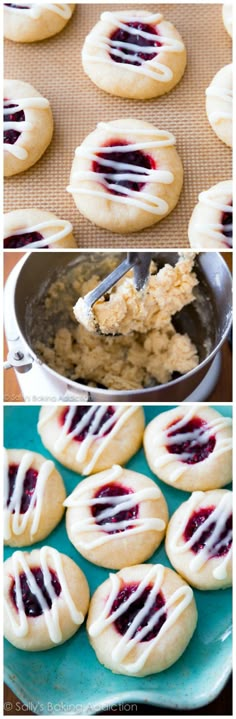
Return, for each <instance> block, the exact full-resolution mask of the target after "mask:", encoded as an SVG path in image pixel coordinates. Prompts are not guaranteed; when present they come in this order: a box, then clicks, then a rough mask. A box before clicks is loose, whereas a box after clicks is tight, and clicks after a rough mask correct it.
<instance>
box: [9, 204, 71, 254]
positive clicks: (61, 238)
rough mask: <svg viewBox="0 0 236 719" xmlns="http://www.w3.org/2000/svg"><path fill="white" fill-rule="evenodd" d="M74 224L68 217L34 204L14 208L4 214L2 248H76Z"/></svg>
mask: <svg viewBox="0 0 236 719" xmlns="http://www.w3.org/2000/svg"><path fill="white" fill-rule="evenodd" d="M72 232H73V227H72V225H71V223H70V222H68V221H67V220H59V219H58V217H56V215H54V214H53V213H52V212H47V211H46V210H39V209H37V208H35V207H32V208H28V209H26V210H13V211H12V212H7V213H6V214H5V215H4V229H3V234H4V239H3V247H4V249H6V250H9V249H10V250H11V249H20V248H21V247H23V248H25V249H26V250H33V249H34V250H35V249H43V250H46V249H50V250H54V249H57V248H58V247H70V248H71V247H77V244H76V242H75V239H74V237H73V234H72Z"/></svg>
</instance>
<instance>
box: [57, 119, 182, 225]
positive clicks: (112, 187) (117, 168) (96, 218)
mask: <svg viewBox="0 0 236 719" xmlns="http://www.w3.org/2000/svg"><path fill="white" fill-rule="evenodd" d="M174 145H175V138H174V136H173V135H172V134H171V133H170V132H167V131H166V130H159V129H157V128H156V127H155V126H154V125H151V124H150V123H149V122H143V121H142V120H136V119H133V118H126V119H121V120H112V121H111V122H100V123H99V124H98V125H97V128H96V130H94V132H91V133H90V135H88V137H86V138H85V140H84V141H83V142H82V144H81V145H80V147H77V149H76V151H75V158H74V161H73V164H72V170H71V176H70V185H69V187H67V190H68V192H70V193H71V194H72V195H73V198H74V201H75V204H76V206H77V207H78V209H79V211H80V212H81V214H82V215H84V216H85V217H87V218H88V219H89V220H91V222H94V224H95V225H98V227H103V228H105V229H107V230H110V231H111V232H119V233H121V234H122V233H123V234H125V233H127V232H136V231H138V230H142V229H144V228H145V227H150V226H151V225H154V224H155V223H156V222H159V220H161V219H163V218H164V217H166V215H168V214H169V213H170V212H171V211H172V210H173V209H174V207H175V205H176V204H177V202H178V199H179V195H180V192H181V188H182V184H183V167H182V163H181V160H180V157H179V155H178V153H177V150H176V149H175V147H174Z"/></svg>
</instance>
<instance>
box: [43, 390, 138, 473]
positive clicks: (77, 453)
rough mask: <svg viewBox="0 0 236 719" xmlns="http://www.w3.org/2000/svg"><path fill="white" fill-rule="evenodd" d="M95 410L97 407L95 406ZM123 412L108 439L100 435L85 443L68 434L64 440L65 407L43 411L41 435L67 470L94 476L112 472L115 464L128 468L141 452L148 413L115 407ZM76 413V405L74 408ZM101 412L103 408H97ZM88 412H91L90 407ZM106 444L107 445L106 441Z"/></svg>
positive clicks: (133, 408)
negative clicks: (109, 470)
mask: <svg viewBox="0 0 236 719" xmlns="http://www.w3.org/2000/svg"><path fill="white" fill-rule="evenodd" d="M94 406H95V405H94ZM112 406H113V407H114V408H115V410H116V411H118V410H119V411H120V414H119V416H117V417H116V423H115V426H114V429H113V430H112V431H111V432H109V433H108V434H107V435H106V436H105V437H101V438H99V437H98V436H97V434H96V433H94V434H92V437H91V435H90V437H89V439H90V440H92V441H90V443H89V444H87V442H88V436H87V439H86V438H85V439H86V441H85V444H84V443H83V441H79V440H78V439H74V438H73V436H71V435H70V436H69V434H68V433H67V441H66V442H65V443H64V442H63V441H62V440H63V436H62V435H63V422H62V418H63V412H64V410H65V407H55V408H53V407H42V408H41V410H40V414H39V422H38V432H39V434H40V437H41V440H42V442H43V444H44V446H45V447H47V449H49V451H50V452H51V453H52V455H53V456H54V457H56V459H58V460H59V462H61V464H63V465H64V466H65V467H69V469H72V470H74V472H79V473H80V474H84V475H86V474H92V473H94V472H100V471H102V470H104V469H108V468H109V467H111V466H112V464H114V463H117V464H125V462H128V460H129V459H130V458H131V457H132V456H133V455H134V454H135V453H136V452H137V451H138V449H139V448H140V445H141V443H142V439H143V432H144V427H145V418H144V412H143V409H142V407H141V406H134V407H133V406H132V405H127V404H124V405H122V407H119V406H118V405H112ZM73 407H74V408H75V409H76V405H73ZM97 407H98V408H99V407H100V405H97ZM86 411H89V406H88V408H87V407H86ZM104 440H105V441H104Z"/></svg>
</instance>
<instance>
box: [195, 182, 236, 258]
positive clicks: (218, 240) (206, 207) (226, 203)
mask: <svg viewBox="0 0 236 719" xmlns="http://www.w3.org/2000/svg"><path fill="white" fill-rule="evenodd" d="M188 237H189V242H190V245H191V247H193V248H194V249H198V248H200V249H201V248H203V249H208V248H210V249H222V250H224V249H225V248H229V247H230V248H231V247H232V241H233V183H232V180H224V181H223V182H218V183H217V185H213V187H210V188H209V190H206V191H205V192H201V193H200V195H199V196H198V204H197V205H196V207H195V208H194V210H193V213H192V216H191V219H190V223H189V227H188Z"/></svg>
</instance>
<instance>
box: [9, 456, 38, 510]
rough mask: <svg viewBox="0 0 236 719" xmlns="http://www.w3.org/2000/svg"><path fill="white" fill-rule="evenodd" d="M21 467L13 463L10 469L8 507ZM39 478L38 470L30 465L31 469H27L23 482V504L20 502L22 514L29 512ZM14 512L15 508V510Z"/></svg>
mask: <svg viewBox="0 0 236 719" xmlns="http://www.w3.org/2000/svg"><path fill="white" fill-rule="evenodd" d="M18 468H19V465H18V464H11V465H10V466H9V469H8V480H9V494H8V500H7V507H9V504H10V501H11V498H12V495H13V492H14V488H15V483H16V475H17V470H18ZM37 478H38V472H37V470H36V469H33V468H32V467H30V469H28V470H27V472H26V474H25V478H24V483H23V492H22V497H21V504H20V514H25V512H27V509H28V508H29V505H30V502H31V497H32V494H34V492H35V487H36V483H37ZM13 514H14V510H13Z"/></svg>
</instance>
